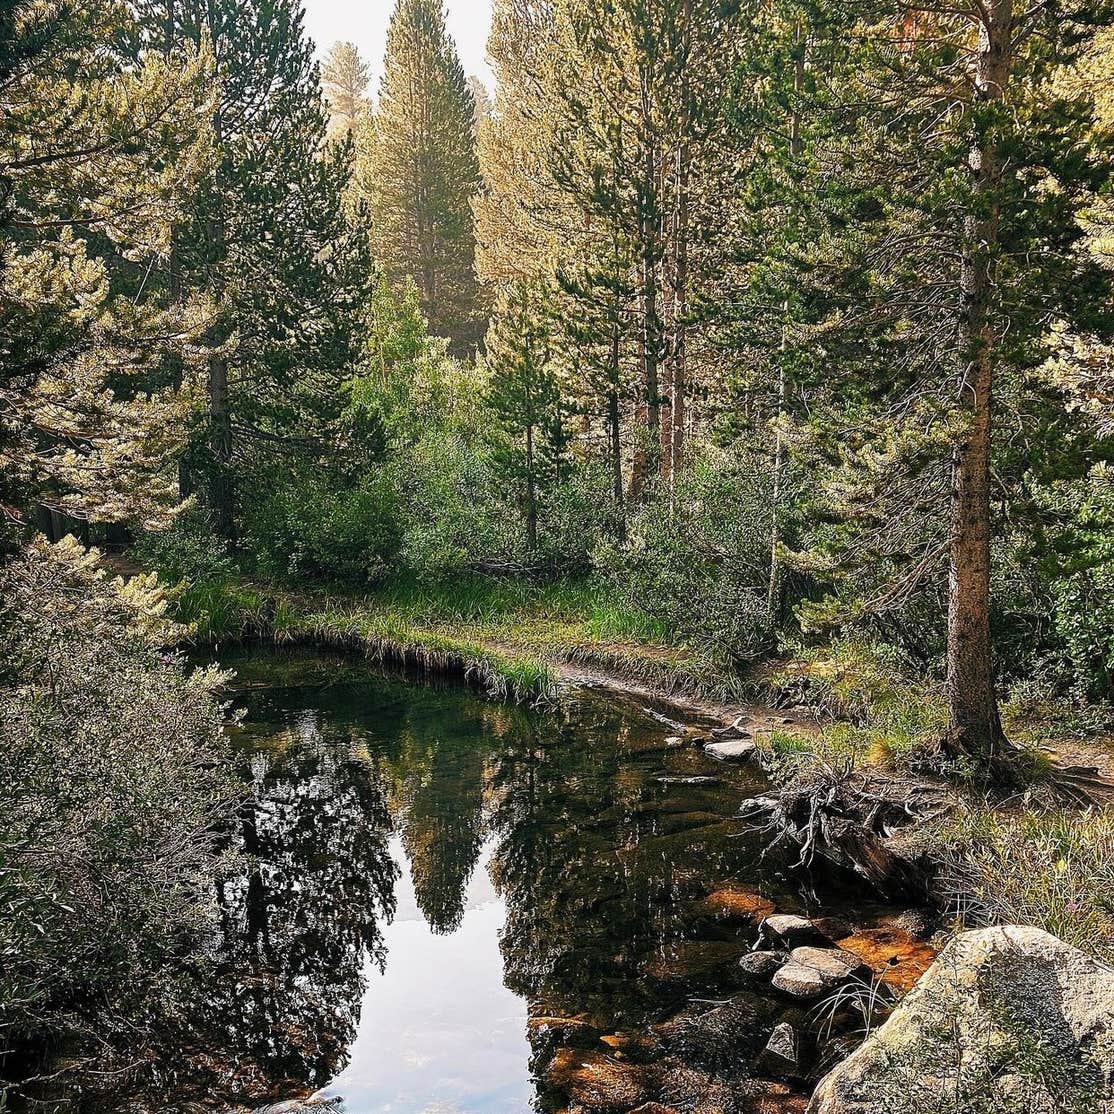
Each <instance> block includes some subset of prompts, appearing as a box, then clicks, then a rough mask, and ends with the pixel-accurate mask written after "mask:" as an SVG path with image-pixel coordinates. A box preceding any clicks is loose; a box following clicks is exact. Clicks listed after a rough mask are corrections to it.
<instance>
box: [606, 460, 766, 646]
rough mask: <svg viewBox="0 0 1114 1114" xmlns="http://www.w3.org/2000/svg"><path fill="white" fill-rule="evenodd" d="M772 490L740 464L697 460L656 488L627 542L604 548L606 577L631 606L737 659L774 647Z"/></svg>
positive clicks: (633, 519)
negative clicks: (667, 485)
mask: <svg viewBox="0 0 1114 1114" xmlns="http://www.w3.org/2000/svg"><path fill="white" fill-rule="evenodd" d="M769 508H770V491H769V481H768V478H767V477H764V476H762V475H761V474H760V473H759V470H758V468H757V466H755V465H753V464H752V463H750V462H744V464H743V465H742V466H740V467H730V468H729V467H727V466H725V465H723V463H722V462H719V461H711V460H701V461H698V462H696V463H695V464H693V465H691V466H690V467H689V468H687V469H686V470H685V471H684V472H683V473H682V474H680V475H679V476H677V477H676V483H675V488H674V491H673V492H672V495H670V493H668V492H666V491H656V492H654V493H653V495H652V496H651V498H649V499H648V500H647V501H646V502H645V503H643V504H642V505H641V506H639V507H638V508H637V509H636V511H635V512H634V514H633V515H632V516H631V519H630V522H629V523H628V535H627V541H626V542H625V544H622V545H620V544H615V543H610V542H604V543H602V544H601V545H600V547H599V548H598V550H597V553H596V561H597V564H598V567H599V569H600V571H601V573H602V574H603V575H604V576H605V577H606V578H607V580H608V581H609V582H610V584H611V585H612V587H613V589H614V591H615V593H616V595H617V597H618V598H619V600H620V601H621V603H622V604H623V606H624V608H625V609H628V610H641V611H644V612H647V613H648V614H649V615H651V616H652V617H653V618H655V619H657V620H658V621H659V622H660V623H662V624H663V626H664V627H665V628H666V630H667V631H668V632H670V633H671V634H673V635H678V636H680V637H681V638H683V639H686V640H688V641H690V642H694V643H698V644H701V645H702V646H704V647H706V648H708V649H710V650H711V651H712V652H714V653H715V654H716V655H717V656H719V657H721V658H722V659H724V660H726V661H728V662H730V663H733V664H739V663H745V662H749V661H752V660H754V659H755V658H756V657H758V656H759V654H760V653H762V651H763V650H764V649H766V648H768V646H769V645H770V643H771V641H772V632H771V628H770V624H769V620H768V616H767V610H766V584H767V579H768V576H769V545H770V510H769Z"/></svg>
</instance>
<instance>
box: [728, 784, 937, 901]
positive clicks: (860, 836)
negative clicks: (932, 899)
mask: <svg viewBox="0 0 1114 1114" xmlns="http://www.w3.org/2000/svg"><path fill="white" fill-rule="evenodd" d="M950 807H951V801H950V799H949V798H948V796H947V794H946V793H944V792H943V791H941V790H939V789H936V788H934V787H932V786H926V785H923V784H918V783H916V782H908V781H902V780H898V779H886V778H883V777H880V776H877V775H873V776H872V775H870V774H864V773H860V772H858V771H856V770H854V769H853V768H851V767H850V766H845V767H835V766H832V765H829V764H828V763H817V765H816V767H815V769H814V770H810V772H809V776H808V778H807V780H798V781H795V782H794V783H793V784H792V785H790V786H787V787H786V788H784V789H783V790H781V792H780V794H779V795H778V796H776V797H756V798H753V799H752V800H750V801H748V802H746V803H745V804H744V806H743V810H744V814H749V815H752V816H753V815H759V814H763V815H765V816H767V818H768V819H767V825H766V827H767V830H768V831H771V832H772V833H773V838H772V840H771V842H770V845H769V848H768V850H770V851H772V850H773V849H774V848H776V847H778V846H782V845H785V844H788V845H789V846H791V847H793V848H795V849H796V850H797V852H798V858H797V860H796V862H795V863H793V864H791V869H810V868H811V867H812V866H813V864H814V862H815V860H816V859H817V857H819V858H820V859H822V860H824V861H826V862H828V863H831V864H833V865H835V866H837V867H840V868H842V869H845V870H850V871H853V872H854V873H855V874H857V875H859V876H860V877H861V878H863V879H865V880H866V881H867V882H869V883H870V885H871V886H872V887H873V888H874V889H875V890H877V891H878V893H880V894H881V895H882V896H884V897H886V898H889V899H892V900H912V901H923V900H924V899H925V898H926V897H927V895H928V890H929V878H928V871H927V870H926V869H925V868H924V867H922V866H921V865H920V864H918V863H916V862H914V861H913V860H911V859H909V858H907V857H905V856H904V855H902V854H900V853H899V852H898V851H896V850H895V849H894V848H893V847H892V846H891V845H890V844H889V843H888V842H887V840H888V838H889V837H890V836H892V835H893V834H894V833H895V832H898V831H901V830H907V829H908V828H910V827H911V826H914V825H919V824H923V823H925V822H927V821H929V820H932V819H935V818H936V817H937V816H940V815H942V814H943V813H944V812H946V811H948V810H949V809H950Z"/></svg>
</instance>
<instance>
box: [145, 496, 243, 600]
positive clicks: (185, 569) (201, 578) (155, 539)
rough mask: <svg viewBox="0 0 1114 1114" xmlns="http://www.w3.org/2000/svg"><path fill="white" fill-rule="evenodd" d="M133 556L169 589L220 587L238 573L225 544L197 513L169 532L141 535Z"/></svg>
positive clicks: (205, 517)
mask: <svg viewBox="0 0 1114 1114" xmlns="http://www.w3.org/2000/svg"><path fill="white" fill-rule="evenodd" d="M133 552H134V554H135V557H136V559H137V560H138V561H139V563H140V564H141V565H143V567H144V568H146V569H152V570H154V571H155V572H157V573H158V575H159V579H160V580H161V581H162V582H163V583H164V584H168V585H175V584H181V583H182V582H183V581H184V582H186V583H187V584H223V583H226V582H228V581H230V580H232V579H234V578H235V577H236V575H237V571H238V570H237V568H236V562H235V561H234V560H233V559H232V556H231V554H230V553H229V552H228V545H227V543H226V542H224V541H223V540H222V539H220V538H218V537H217V536H216V534H215V533H214V532H213V528H212V524H211V523H210V522H209V519H208V518H207V516H206V515H205V514H203V513H202V512H200V511H197V510H194V511H190V512H188V513H186V514H183V515H181V516H180V517H179V518H177V519H176V520H175V522H174V523H173V525H171V526H170V527H169V528H168V529H165V530H157V531H151V532H149V533H146V534H144V535H142V536H141V537H140V539H139V541H138V542H137V543H136V545H135V547H134V550H133Z"/></svg>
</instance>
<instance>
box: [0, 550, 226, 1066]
mask: <svg viewBox="0 0 1114 1114" xmlns="http://www.w3.org/2000/svg"><path fill="white" fill-rule="evenodd" d="M0 599H3V601H4V602H3V606H2V610H0V661H2V662H3V666H2V673H0V715H2V718H3V724H4V730H3V736H2V744H0V752H2V753H0V909H3V911H4V912H3V916H0V1032H3V1033H4V1035H5V1041H6V1042H8V1043H18V1041H19V1040H20V1039H24V1040H27V1039H31V1038H34V1037H35V1036H36V1035H37V1034H39V1033H40V1032H50V1033H52V1034H54V1035H56V1036H57V1035H61V1036H62V1038H63V1039H66V1040H68V1042H69V1045H68V1047H69V1050H70V1051H71V1052H73V1053H76V1054H80V1053H82V1052H86V1051H88V1052H89V1053H90V1054H99V1053H100V1052H104V1051H105V1050H107V1049H110V1048H111V1047H113V1046H114V1045H115V1046H116V1047H117V1048H119V1047H122V1044H123V1042H128V1043H129V1044H130V1043H131V1042H134V1041H135V1040H136V1039H138V1038H139V1035H140V1034H139V1030H138V1021H137V1019H138V1018H142V1017H146V1016H149V1015H150V1014H151V1012H153V1011H154V1010H155V1009H156V1008H157V1005H156V1002H157V999H158V995H159V994H160V993H161V992H162V990H163V989H165V980H167V979H169V978H170V976H169V975H168V974H167V973H166V968H168V965H169V961H170V960H171V958H172V957H173V956H175V955H176V954H179V953H180V951H181V949H182V948H183V947H184V946H186V945H185V942H186V941H187V940H194V941H195V940H196V939H197V938H198V937H199V936H200V935H201V934H203V933H207V932H208V931H210V930H211V929H212V927H213V920H214V914H215V907H214V903H213V888H212V884H211V871H212V866H213V854H214V852H213V844H212V836H211V833H212V832H213V830H214V824H215V822H216V821H217V820H218V819H219V818H221V817H223V816H224V815H225V814H226V808H227V800H228V796H229V793H230V789H229V786H228V784H227V783H226V782H225V780H224V775H222V774H221V773H220V772H219V762H220V759H221V758H222V757H223V755H224V747H225V742H224V738H223V733H222V719H223V716H222V709H221V706H220V704H219V703H218V701H217V699H216V698H215V696H214V692H215V689H216V686H217V685H218V683H219V682H220V681H221V680H222V676H221V675H220V674H219V673H217V672H216V671H215V670H212V669H205V670H194V671H192V672H190V671H187V669H186V668H185V667H184V665H183V663H182V662H181V660H180V659H178V658H177V657H174V656H170V655H166V654H164V653H162V652H160V650H159V649H158V646H159V645H160V644H162V643H163V642H164V641H165V640H166V639H167V637H168V632H167V630H166V626H167V624H166V621H165V619H164V618H163V614H164V610H165V601H164V600H163V599H162V597H161V595H160V594H159V592H158V591H157V589H156V588H155V587H154V579H153V578H151V579H146V578H138V579H136V580H133V581H131V582H129V583H128V584H127V585H125V584H124V582H123V581H116V582H114V583H109V582H108V581H107V580H106V579H105V577H104V574H103V573H102V572H101V571H100V570H99V569H98V567H97V554H96V551H95V550H94V551H89V552H86V551H84V550H82V549H81V548H80V547H79V546H78V545H77V543H76V542H74V541H73V540H72V539H67V540H66V541H64V542H62V543H60V544H58V545H56V546H51V545H48V544H47V543H46V542H45V541H39V542H36V543H34V544H33V545H32V546H31V547H30V548H29V549H28V550H27V551H25V552H24V553H23V554H22V555H20V556H19V557H18V558H17V559H15V560H14V561H12V562H11V563H10V564H9V565H8V566H7V567H6V568H5V569H4V570H3V571H2V573H0Z"/></svg>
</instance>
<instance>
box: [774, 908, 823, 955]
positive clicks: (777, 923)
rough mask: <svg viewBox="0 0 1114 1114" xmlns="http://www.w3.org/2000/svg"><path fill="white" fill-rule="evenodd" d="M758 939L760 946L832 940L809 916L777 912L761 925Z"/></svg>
mask: <svg viewBox="0 0 1114 1114" xmlns="http://www.w3.org/2000/svg"><path fill="white" fill-rule="evenodd" d="M758 941H759V943H758V947H761V946H762V945H763V944H773V945H774V946H779V945H780V946H782V947H786V948H796V947H800V946H801V945H802V944H827V943H829V942H830V941H829V940H828V939H827V938H826V937H825V936H824V934H823V933H822V932H821V931H820V930H819V929H818V928H817V927H816V925H814V924H813V923H812V921H810V920H809V919H808V918H807V917H798V916H795V915H794V914H792V913H775V914H774V915H773V916H772V917H767V918H766V919H765V920H764V921H763V922H762V924H761V925H760V926H759V929H758Z"/></svg>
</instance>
